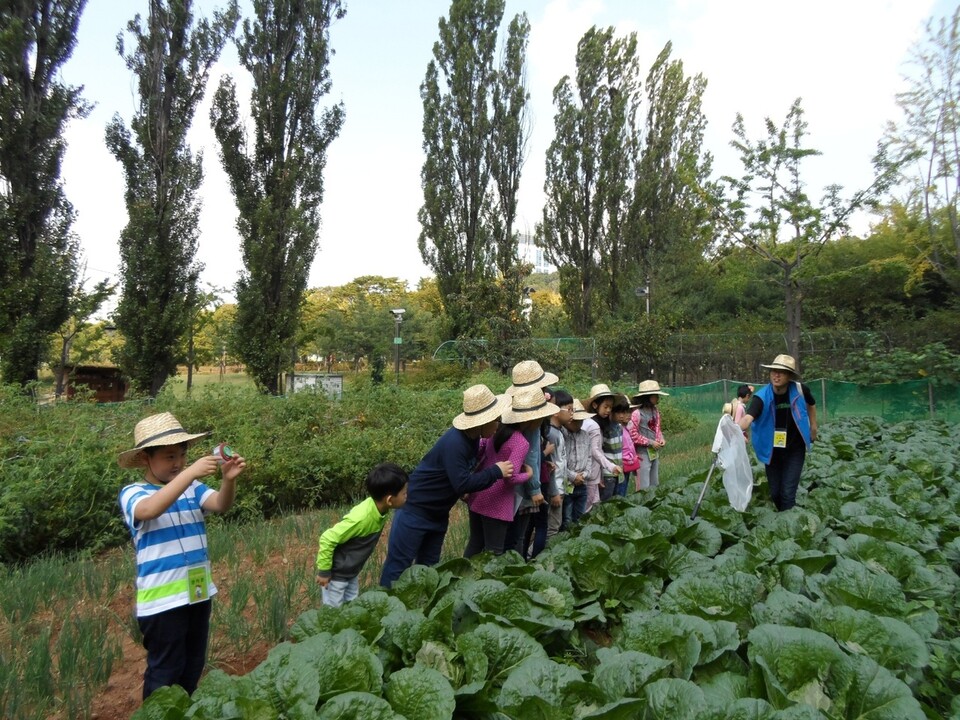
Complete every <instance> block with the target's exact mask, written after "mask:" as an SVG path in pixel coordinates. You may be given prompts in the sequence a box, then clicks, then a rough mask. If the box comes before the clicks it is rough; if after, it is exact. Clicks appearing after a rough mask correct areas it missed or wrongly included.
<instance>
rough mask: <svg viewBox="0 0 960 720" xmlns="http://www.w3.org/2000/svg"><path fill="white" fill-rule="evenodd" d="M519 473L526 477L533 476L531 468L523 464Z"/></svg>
mask: <svg viewBox="0 0 960 720" xmlns="http://www.w3.org/2000/svg"><path fill="white" fill-rule="evenodd" d="M520 472H522V473H526V474H527V475H533V468H532V467H530V466H529V465H527V464H526V463H524V464H523V467H521V468H520Z"/></svg>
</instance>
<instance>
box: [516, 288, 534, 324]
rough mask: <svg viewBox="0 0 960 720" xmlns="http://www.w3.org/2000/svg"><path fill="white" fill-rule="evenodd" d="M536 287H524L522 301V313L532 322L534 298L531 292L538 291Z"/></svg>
mask: <svg viewBox="0 0 960 720" xmlns="http://www.w3.org/2000/svg"><path fill="white" fill-rule="evenodd" d="M536 290H537V289H536V288H535V287H529V286H528V287H525V288H524V289H523V298H522V300H521V301H520V314H521V315H523V319H524V320H526V321H527V322H530V312H531V311H532V310H533V298H531V297H530V295H531V294H533V293H534V292H536Z"/></svg>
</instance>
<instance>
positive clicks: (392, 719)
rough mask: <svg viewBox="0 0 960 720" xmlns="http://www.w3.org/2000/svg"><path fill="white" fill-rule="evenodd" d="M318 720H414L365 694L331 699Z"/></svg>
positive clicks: (384, 702)
mask: <svg viewBox="0 0 960 720" xmlns="http://www.w3.org/2000/svg"><path fill="white" fill-rule="evenodd" d="M316 718H317V720H412V719H408V718H404V716H403V715H399V714H398V713H396V712H394V710H393V708H392V707H390V703H388V702H387V701H386V700H384V699H383V698H381V697H377V696H376V695H371V694H370V693H365V692H346V693H343V694H342V695H337V696H336V697H334V698H331V699H330V700H328V701H327V702H326V703H324V705H323V707H321V708H320V712H319V713H317V714H316Z"/></svg>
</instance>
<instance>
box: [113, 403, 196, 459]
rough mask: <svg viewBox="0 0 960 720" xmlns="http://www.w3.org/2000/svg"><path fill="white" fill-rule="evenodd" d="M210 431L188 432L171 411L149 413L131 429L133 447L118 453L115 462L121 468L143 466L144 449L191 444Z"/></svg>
mask: <svg viewBox="0 0 960 720" xmlns="http://www.w3.org/2000/svg"><path fill="white" fill-rule="evenodd" d="M209 434H210V433H208V432H204V433H192V434H191V433H188V432H187V431H186V430H184V429H183V426H182V425H181V424H180V421H179V420H177V419H176V418H175V417H174V416H173V415H172V414H171V413H168V412H165V413H160V414H158V415H151V416H150V417H147V418H144V419H143V420H141V421H140V422H138V423H137V426H136V427H135V428H134V429H133V443H134V447H133V448H131V449H130V450H125V451H124V452H122V453H120V456H119V457H118V458H117V462H119V463H120V467H122V468H135V467H145V466H146V464H147V460H146V456H145V454H144V452H143V451H144V450H146V449H147V448H152V447H162V446H164V445H179V444H180V443H187V445H188V446H189V445H192V444H193V443H194V442H196V441H197V440H199V439H200V438H202V437H206V436H207V435H209Z"/></svg>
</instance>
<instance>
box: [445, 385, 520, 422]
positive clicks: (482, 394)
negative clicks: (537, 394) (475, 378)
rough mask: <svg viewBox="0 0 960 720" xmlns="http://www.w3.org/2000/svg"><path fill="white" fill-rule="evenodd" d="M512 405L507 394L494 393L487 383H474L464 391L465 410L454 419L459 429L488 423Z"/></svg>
mask: <svg viewBox="0 0 960 720" xmlns="http://www.w3.org/2000/svg"><path fill="white" fill-rule="evenodd" d="M509 405H510V398H509V397H508V396H507V395H494V394H493V392H492V391H491V390H490V388H488V387H487V386H486V385H472V386H470V387H468V388H467V389H466V390H464V391H463V412H462V413H460V414H459V415H457V416H456V417H455V418H454V419H453V426H454V427H455V428H457V429H458V430H469V429H470V428H474V427H479V426H480V425H486V424H487V423H488V422H490V421H491V420H496V419H497V418H499V417H500V415H502V414H503V411H504V410H506V409H507V407H508V406H509Z"/></svg>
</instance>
